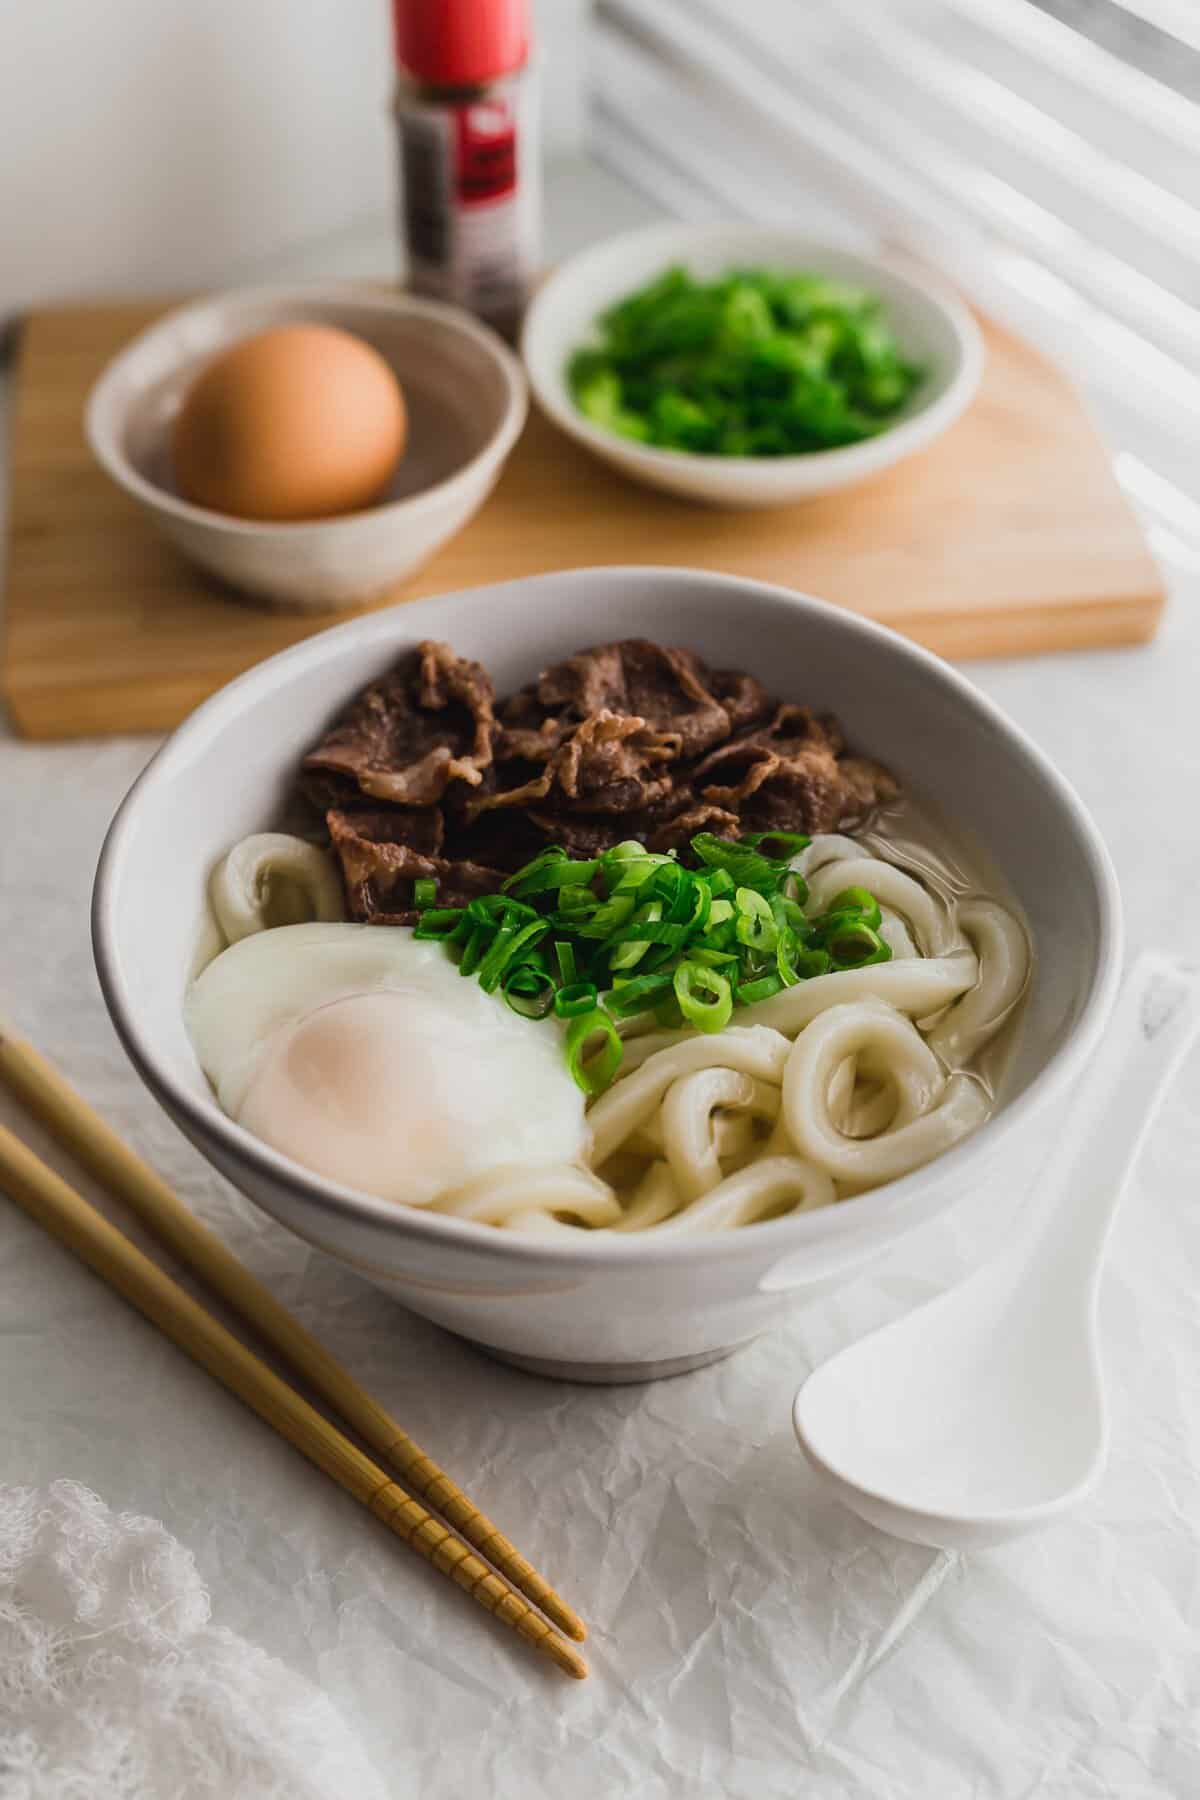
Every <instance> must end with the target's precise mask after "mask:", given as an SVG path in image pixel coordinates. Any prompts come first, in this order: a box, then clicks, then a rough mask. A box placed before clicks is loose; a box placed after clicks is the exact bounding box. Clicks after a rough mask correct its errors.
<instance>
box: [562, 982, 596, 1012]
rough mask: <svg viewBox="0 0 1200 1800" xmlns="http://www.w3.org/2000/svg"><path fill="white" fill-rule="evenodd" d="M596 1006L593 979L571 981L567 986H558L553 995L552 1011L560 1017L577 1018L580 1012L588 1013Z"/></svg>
mask: <svg viewBox="0 0 1200 1800" xmlns="http://www.w3.org/2000/svg"><path fill="white" fill-rule="evenodd" d="M595 1006H596V984H595V982H594V981H573V982H572V983H571V984H570V986H569V987H560V988H559V990H558V992H557V994H555V996H554V1011H555V1013H556V1014H557V1016H558V1017H559V1018H560V1019H577V1018H578V1017H579V1016H580V1014H581V1013H589V1012H592V1011H594V1010H595Z"/></svg>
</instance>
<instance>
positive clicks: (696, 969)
mask: <svg viewBox="0 0 1200 1800" xmlns="http://www.w3.org/2000/svg"><path fill="white" fill-rule="evenodd" d="M673 985H674V988H675V998H676V1000H677V1001H678V1002H679V1010H680V1012H681V1013H682V1014H683V1016H684V1018H685V1019H686V1020H687V1022H688V1024H689V1025H695V1026H697V1027H698V1028H699V1029H700V1030H701V1031H723V1030H724V1029H725V1027H726V1025H728V1023H729V1020H730V1018H731V1016H732V1014H733V990H732V989H731V987H730V985H729V982H728V980H727V979H726V977H725V976H724V975H722V974H720V973H719V971H718V970H716V969H706V968H705V966H704V964H703V963H697V962H690V961H688V960H687V959H686V958H685V960H684V961H683V962H681V963H680V965H679V967H678V968H677V969H676V971H675V980H674V983H673Z"/></svg>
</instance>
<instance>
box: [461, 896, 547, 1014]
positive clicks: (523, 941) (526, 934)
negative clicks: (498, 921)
mask: <svg viewBox="0 0 1200 1800" xmlns="http://www.w3.org/2000/svg"><path fill="white" fill-rule="evenodd" d="M549 929H550V921H549V919H539V918H537V917H536V915H535V917H534V918H533V920H532V921H531V923H530V924H528V925H525V926H523V927H522V928H521V930H520V931H514V930H513V929H512V927H511V926H505V927H504V928H503V929H502V930H500V931H498V932H497V933H496V937H495V940H494V941H493V943H492V946H491V948H490V949H489V950H488V953H487V955H486V956H485V957H484V959H483V961H482V962H481V963H480V965H479V985H480V987H481V988H482V989H483V991H484V993H485V994H490V993H492V992H493V991H494V990H495V988H496V987H498V986H499V983H500V977H501V976H502V975H503V973H504V971H505V969H507V968H508V966H509V964H510V963H513V962H520V961H521V960H522V952H524V951H526V950H529V949H531V948H532V946H533V945H534V944H537V943H540V942H541V940H542V939H543V938H544V937H545V935H546V933H547V932H548V931H549Z"/></svg>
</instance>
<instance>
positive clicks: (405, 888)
mask: <svg viewBox="0 0 1200 1800" xmlns="http://www.w3.org/2000/svg"><path fill="white" fill-rule="evenodd" d="M326 824H327V825H328V827H329V839H330V842H331V844H332V845H333V849H334V851H335V853H336V855H337V858H338V861H339V862H340V863H341V865H342V883H343V886H344V887H345V890H346V909H347V911H348V912H349V914H350V917H351V918H352V919H358V920H360V921H361V922H362V923H363V924H365V925H411V924H412V923H413V922H414V920H415V919H416V916H417V914H416V909H415V907H414V906H413V883H414V882H415V881H422V880H434V881H436V882H437V884H438V904H439V905H441V906H465V905H466V904H467V902H468V901H469V900H473V899H474V897H475V896H476V894H492V893H495V891H496V889H497V888H498V887H499V886H500V883H501V882H502V881H503V879H504V871H503V870H502V869H491V868H486V867H484V866H483V865H482V864H479V863H475V862H470V861H467V860H455V859H453V858H451V857H448V856H443V855H440V854H437V853H436V852H434V851H433V850H431V849H427V848H422V847H420V835H421V834H420V833H414V834H413V836H411V837H410V835H409V834H410V832H411V830H412V815H411V813H408V812H402V811H401V810H400V809H398V808H397V810H396V811H395V812H374V813H341V812H330V813H329V814H328V815H327V818H326ZM428 836H429V834H426V838H427V840H428Z"/></svg>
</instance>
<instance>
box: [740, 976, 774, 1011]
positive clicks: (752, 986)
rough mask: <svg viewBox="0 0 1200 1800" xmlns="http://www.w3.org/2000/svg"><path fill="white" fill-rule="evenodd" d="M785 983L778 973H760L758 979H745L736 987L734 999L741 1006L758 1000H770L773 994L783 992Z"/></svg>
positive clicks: (751, 1004)
mask: <svg viewBox="0 0 1200 1800" xmlns="http://www.w3.org/2000/svg"><path fill="white" fill-rule="evenodd" d="M783 985H784V984H783V982H782V981H781V980H780V978H779V976H778V975H760V976H759V977H758V979H757V981H744V982H743V983H742V985H741V987H739V988H735V989H734V991H733V993H734V999H735V1000H736V1001H737V1003H738V1005H739V1006H753V1005H754V1002H755V1001H756V1000H769V999H770V998H771V996H772V994H778V993H780V992H782V989H783Z"/></svg>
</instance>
